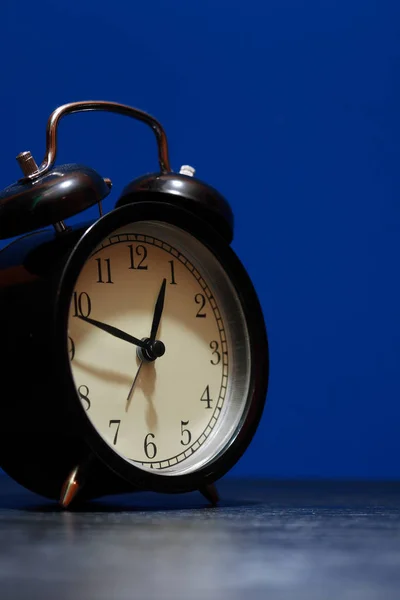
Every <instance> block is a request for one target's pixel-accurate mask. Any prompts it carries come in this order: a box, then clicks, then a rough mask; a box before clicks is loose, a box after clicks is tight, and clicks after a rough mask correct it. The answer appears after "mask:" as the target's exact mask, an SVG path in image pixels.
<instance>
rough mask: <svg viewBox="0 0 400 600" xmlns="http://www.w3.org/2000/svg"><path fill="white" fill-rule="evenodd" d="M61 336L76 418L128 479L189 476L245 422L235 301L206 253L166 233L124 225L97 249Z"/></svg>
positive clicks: (166, 229) (241, 333) (243, 361)
mask: <svg viewBox="0 0 400 600" xmlns="http://www.w3.org/2000/svg"><path fill="white" fill-rule="evenodd" d="M160 303H161V304H162V307H161V305H160ZM160 308H161V311H160ZM157 311H158V312H159V315H158V317H159V319H158V320H159V323H158V324H157V331H156V332H155V339H154V340H153V345H152V349H151V348H150V346H149V347H148V348H147V350H146V348H145V345H146V344H148V343H149V338H151V329H152V325H154V318H155V313H157ZM156 320H157V318H156ZM124 334H125V338H124ZM68 336H69V337H68V343H69V356H70V366H71V371H72V374H73V378H74V382H75V386H76V389H77V392H78V394H79V397H80V399H81V403H82V407H83V408H84V410H85V411H86V413H87V416H88V418H89V419H90V420H91V422H92V424H93V425H94V426H95V428H96V429H97V431H98V433H99V434H100V435H101V436H102V437H103V439H104V440H105V441H106V442H107V443H108V444H109V445H110V446H111V447H112V448H113V449H114V450H115V451H116V452H117V453H118V454H120V455H121V456H122V457H123V458H124V459H126V460H128V461H131V462H133V463H135V465H136V466H138V467H139V468H142V469H146V470H147V469H157V470H159V472H160V474H161V473H162V474H166V475H174V474H182V473H184V472H188V471H190V470H193V469H195V468H198V467H199V466H200V465H201V464H203V463H204V462H207V460H210V458H212V457H213V456H215V455H216V454H217V453H218V451H219V450H221V449H222V447H223V445H224V443H226V441H227V440H228V439H229V437H231V435H232V431H233V430H234V428H235V426H237V424H238V422H239V420H240V417H241V415H242V414H243V411H244V410H245V405H244V400H243V398H245V397H246V388H247V386H248V372H249V348H248V344H247V343H246V340H247V336H246V331H245V322H244V318H243V315H242V313H241V309H240V304H239V301H238V299H237V296H236V292H235V291H234V290H233V288H232V286H231V285H230V283H229V280H228V278H227V276H226V274H225V272H224V270H223V268H222V267H221V265H220V264H219V263H218V261H217V260H216V259H215V258H214V256H213V255H212V254H211V252H210V251H209V250H207V249H206V248H205V247H204V246H203V245H202V244H200V242H198V241H197V240H196V239H195V238H193V237H192V236H190V235H189V234H188V233H185V232H184V231H182V230H180V229H178V228H176V227H173V226H171V225H166V224H162V223H157V222H153V223H150V222H141V223H135V224H132V226H127V227H124V228H122V229H120V230H118V231H115V232H114V233H113V234H112V235H110V236H109V237H108V238H107V239H105V240H104V241H103V243H102V244H101V245H99V246H98V247H97V248H96V250H95V251H94V252H93V253H92V255H91V256H90V258H89V259H88V260H87V262H86V263H85V265H84V267H83V269H82V271H81V273H80V275H79V277H78V280H77V281H76V284H75V289H74V292H73V295H72V298H71V303H70V310H69V322H68ZM132 339H133V340H136V342H137V343H136V344H135V343H134V342H133V341H132ZM243 340H244V341H243ZM140 342H142V344H143V347H140V346H139V345H137V344H138V343H140ZM216 432H218V435H216Z"/></svg>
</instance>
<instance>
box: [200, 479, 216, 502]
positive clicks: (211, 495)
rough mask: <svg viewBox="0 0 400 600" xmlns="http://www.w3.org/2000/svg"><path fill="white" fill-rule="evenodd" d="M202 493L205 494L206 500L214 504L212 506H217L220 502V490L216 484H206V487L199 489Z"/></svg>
mask: <svg viewBox="0 0 400 600" xmlns="http://www.w3.org/2000/svg"><path fill="white" fill-rule="evenodd" d="M199 492H200V494H202V495H203V496H204V498H205V499H206V500H208V502H209V503H210V504H212V506H216V505H217V504H218V502H219V495H218V491H217V488H216V487H215V485H214V484H213V483H212V484H210V485H205V486H204V487H202V488H200V489H199Z"/></svg>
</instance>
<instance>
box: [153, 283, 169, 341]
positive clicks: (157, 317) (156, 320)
mask: <svg viewBox="0 0 400 600" xmlns="http://www.w3.org/2000/svg"><path fill="white" fill-rule="evenodd" d="M166 284H167V280H166V279H163V282H162V284H161V288H160V291H159V293H158V297H157V301H156V305H155V308H154V316H153V323H152V325H151V332H150V340H151V341H152V342H154V340H155V339H156V335H157V330H158V327H159V325H160V321H161V315H162V311H163V309H164V299H165V286H166Z"/></svg>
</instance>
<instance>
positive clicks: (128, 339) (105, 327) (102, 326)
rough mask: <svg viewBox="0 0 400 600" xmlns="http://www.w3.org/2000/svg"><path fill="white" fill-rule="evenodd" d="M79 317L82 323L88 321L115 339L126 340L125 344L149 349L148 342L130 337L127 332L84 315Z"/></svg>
mask: <svg viewBox="0 0 400 600" xmlns="http://www.w3.org/2000/svg"><path fill="white" fill-rule="evenodd" d="M78 317H79V318H80V319H82V321H86V322H87V323H90V324H91V325H94V326H95V327H98V328H99V329H102V330H103V331H106V332H107V333H110V334H111V335H113V336H114V337H116V338H119V339H120V340H124V342H128V343H129V344H134V345H135V346H139V348H144V349H145V350H146V349H147V344H146V342H143V341H142V340H139V339H138V338H135V337H133V335H129V333H125V331H121V329H118V328H117V327H113V326H112V325H107V323H102V322H101V321H96V320H95V319H89V317H83V316H82V315H78Z"/></svg>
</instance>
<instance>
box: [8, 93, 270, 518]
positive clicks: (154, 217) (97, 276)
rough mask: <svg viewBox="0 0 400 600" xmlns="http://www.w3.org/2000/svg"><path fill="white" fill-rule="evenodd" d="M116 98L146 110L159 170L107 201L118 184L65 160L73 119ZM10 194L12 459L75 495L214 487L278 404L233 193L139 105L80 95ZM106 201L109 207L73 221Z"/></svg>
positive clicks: (129, 111) (26, 156) (53, 124)
mask: <svg viewBox="0 0 400 600" xmlns="http://www.w3.org/2000/svg"><path fill="white" fill-rule="evenodd" d="M95 110H102V111H109V112H114V113H119V114H122V115H125V116H127V117H132V118H134V119H138V120H140V121H143V122H144V123H146V124H147V125H149V126H150V127H151V129H152V130H153V133H154V134H155V137H156V141H157V147H158V162H159V170H158V171H157V172H155V173H151V174H146V175H144V176H142V177H139V178H137V179H135V180H133V181H132V182H131V183H130V184H129V185H127V186H126V187H125V189H124V190H123V192H122V195H121V197H120V198H119V199H118V201H117V202H116V204H115V208H114V209H113V210H111V211H109V212H108V213H107V214H103V210H102V200H103V199H104V198H105V197H106V196H107V195H108V194H109V193H110V190H111V181H110V180H109V179H107V178H104V177H102V176H101V175H100V174H98V173H97V172H96V171H95V170H93V169H92V168H89V167H87V166H84V165H78V164H69V165H62V166H55V160H56V154H57V127H58V123H59V121H60V119H61V118H63V117H64V116H66V115H68V114H72V113H75V112H82V111H95ZM17 160H18V162H19V164H20V166H21V169H22V174H23V176H22V177H21V179H20V180H19V181H18V182H16V183H15V184H13V185H11V186H10V187H8V188H6V189H5V190H3V191H2V192H1V193H0V238H1V239H3V240H4V239H7V238H12V239H10V241H9V243H8V245H6V246H5V247H4V248H3V249H2V250H1V252H0V307H1V310H0V331H1V343H2V363H1V366H2V373H1V382H2V393H1V405H0V406H1V412H0V430H1V431H0V467H1V468H3V469H4V471H5V472H6V473H8V474H9V475H10V476H11V477H12V478H13V479H15V480H16V481H17V482H19V483H20V484H21V485H23V486H25V487H26V488H28V489H29V490H31V491H33V492H35V493H37V494H40V495H42V496H44V497H47V498H50V499H54V500H57V501H59V502H60V504H61V505H62V506H63V507H64V508H67V507H74V506H78V505H79V503H81V502H84V501H87V500H90V499H93V498H98V497H100V496H104V495H109V494H118V493H127V492H133V491H145V490H146V491H154V492H162V493H183V492H190V491H194V490H199V491H200V492H201V493H202V494H203V495H204V496H205V498H206V499H207V501H208V502H210V503H212V504H216V503H217V501H218V494H217V491H216V488H215V485H214V484H215V482H216V481H217V480H218V479H220V478H221V477H222V476H223V475H224V474H226V473H227V472H228V471H229V470H230V469H231V468H232V467H233V466H234V465H235V463H236V462H237V461H238V460H239V458H240V457H241V456H242V455H243V453H244V452H245V450H246V449H247V447H248V446H249V444H250V442H251V440H252V438H253V436H254V434H255V432H256V430H257V427H258V425H259V422H260V418H261V416H262V412H263V408H264V405H265V400H266V394H267V386H268V376H269V357H268V341H267V333H266V327H265V322H264V318H263V313H262V309H261V307H260V303H259V300H258V298H257V294H256V291H255V289H254V287H253V285H252V282H251V280H250V278H249V275H248V274H247V272H246V270H245V268H244V267H243V265H242V263H241V262H240V260H239V258H238V257H237V256H236V254H235V252H234V251H233V250H232V248H231V245H230V244H231V242H232V238H233V214H232V210H231V208H230V206H229V204H228V202H227V201H226V200H225V198H224V197H223V196H222V195H221V194H220V193H219V192H218V191H217V190H216V189H214V188H213V187H211V186H210V185H207V184H206V183H204V182H202V181H200V180H199V179H197V178H196V177H195V176H194V169H192V168H191V167H189V166H183V167H182V168H181V169H180V171H179V172H173V171H172V170H171V167H170V162H169V155H168V144H167V138H166V135H165V132H164V129H163V127H162V126H161V124H160V123H159V122H158V121H157V120H156V119H154V118H153V117H151V116H150V115H148V114H147V113H145V112H143V111H140V110H138V109H136V108H132V107H129V106H126V105H122V104H118V103H114V102H104V101H88V102H74V103H70V104H66V105H64V106H61V107H59V108H58V109H57V110H55V111H54V112H53V113H52V114H51V116H50V118H49V120H48V123H47V134H46V154H45V158H44V160H43V162H42V163H41V164H40V165H38V164H37V163H36V161H35V160H34V158H33V157H32V155H31V153H30V152H23V153H21V154H20V155H18V157H17ZM94 205H98V207H99V216H98V218H95V219H91V220H86V221H82V222H81V223H78V224H71V223H69V221H68V219H69V218H70V217H72V216H74V215H77V214H79V213H83V212H84V211H85V210H86V209H87V208H89V207H91V206H94Z"/></svg>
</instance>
